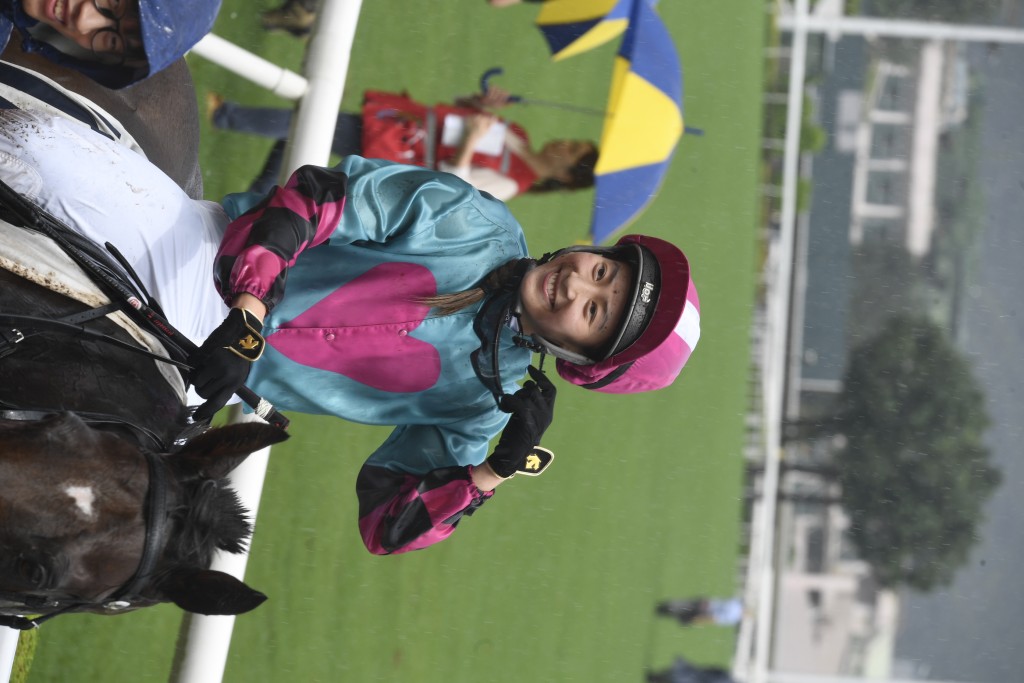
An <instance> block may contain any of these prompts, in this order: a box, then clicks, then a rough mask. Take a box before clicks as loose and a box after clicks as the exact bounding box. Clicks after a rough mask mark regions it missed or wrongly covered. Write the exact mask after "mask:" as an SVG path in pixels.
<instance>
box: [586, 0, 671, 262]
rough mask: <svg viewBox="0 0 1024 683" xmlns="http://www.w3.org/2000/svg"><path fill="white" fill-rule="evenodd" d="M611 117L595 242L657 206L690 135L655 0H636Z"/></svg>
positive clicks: (604, 139)
mask: <svg viewBox="0 0 1024 683" xmlns="http://www.w3.org/2000/svg"><path fill="white" fill-rule="evenodd" d="M607 112H608V118H607V123H606V124H605V126H604V130H603V131H602V133H601V154H600V157H599V158H598V161H597V167H596V169H595V175H596V176H597V182H596V190H595V198H594V213H593V216H592V219H591V224H590V236H591V239H592V240H593V242H594V244H599V243H601V242H603V241H604V240H606V239H608V238H609V237H610V236H611V235H612V234H613V233H615V232H616V231H618V230H620V229H621V228H623V227H625V226H626V225H628V224H629V223H630V222H632V221H633V220H634V219H635V218H636V217H637V216H638V215H639V214H640V212H641V211H643V210H644V208H646V207H647V205H648V204H649V203H650V202H651V200H652V199H653V198H654V196H655V195H656V194H657V192H658V188H659V187H660V186H661V183H662V181H663V180H664V177H665V173H666V172H667V171H668V166H669V162H670V161H671V159H672V154H673V152H674V151H675V148H676V144H677V143H678V142H679V138H680V137H681V136H682V134H683V131H684V126H683V72H682V68H681V67H680V65H679V55H678V53H677V52H676V48H675V44H674V43H673V42H672V36H671V35H670V34H669V32H668V29H667V28H666V27H665V24H664V23H663V22H662V21H661V18H660V17H659V16H658V15H657V13H655V11H654V8H653V6H652V4H651V2H650V0H636V1H635V2H633V3H632V7H631V13H630V16H629V24H628V28H627V30H626V33H625V35H624V36H623V39H622V45H621V46H620V48H619V52H618V55H617V56H616V58H615V67H614V71H613V75H612V86H611V91H610V93H609V96H608V106H607Z"/></svg>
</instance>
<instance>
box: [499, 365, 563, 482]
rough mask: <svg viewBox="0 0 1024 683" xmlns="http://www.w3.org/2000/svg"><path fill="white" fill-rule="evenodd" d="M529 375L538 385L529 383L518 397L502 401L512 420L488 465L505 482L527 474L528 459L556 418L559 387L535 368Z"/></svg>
mask: <svg viewBox="0 0 1024 683" xmlns="http://www.w3.org/2000/svg"><path fill="white" fill-rule="evenodd" d="M529 372H530V377H532V378H533V380H534V381H532V382H529V381H528V382H526V384H524V385H523V388H522V389H520V390H519V391H517V392H516V393H514V394H511V395H509V394H505V395H504V396H502V398H501V409H502V410H504V411H505V412H506V413H512V418H511V419H510V420H509V421H508V424H507V425H505V429H504V431H502V433H501V438H500V439H498V445H497V446H496V447H495V448H494V453H492V454H491V457H489V458H487V464H488V465H490V466H491V469H492V470H494V473H495V474H496V475H498V476H499V477H501V478H503V479H508V478H509V477H511V476H512V475H513V474H515V473H516V471H518V470H520V469H523V471H526V470H525V469H524V465H525V463H526V459H527V456H529V455H530V454H531V453H532V452H533V450H534V448H535V447H536V446H537V445H538V444H539V443H540V439H541V437H542V436H544V431H545V430H546V429H547V428H548V427H550V426H551V420H552V418H553V417H554V415H555V385H554V384H552V383H551V380H549V379H548V378H547V376H546V375H545V374H544V373H543V372H541V371H540V370H538V369H537V368H535V367H533V366H532V365H531V366H530V367H529ZM545 466H546V463H545Z"/></svg>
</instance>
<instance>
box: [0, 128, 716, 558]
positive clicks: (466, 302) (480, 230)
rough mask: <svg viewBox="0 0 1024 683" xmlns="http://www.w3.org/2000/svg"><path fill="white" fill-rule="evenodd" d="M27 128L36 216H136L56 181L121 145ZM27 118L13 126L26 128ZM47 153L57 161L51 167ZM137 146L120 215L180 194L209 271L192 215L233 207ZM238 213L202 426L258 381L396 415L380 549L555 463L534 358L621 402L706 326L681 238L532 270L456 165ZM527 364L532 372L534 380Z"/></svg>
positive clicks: (545, 394) (368, 473)
mask: <svg viewBox="0 0 1024 683" xmlns="http://www.w3.org/2000/svg"><path fill="white" fill-rule="evenodd" d="M6 116H7V117H8V118H9V119H10V120H14V121H17V119H16V116H19V115H15V114H9V115H6ZM20 116H24V114H20ZM3 122H4V119H3V118H0V123H3ZM32 123H33V124H34V125H36V126H37V130H38V128H40V127H43V128H45V132H44V133H42V134H41V133H39V132H37V133H36V135H35V137H36V138H41V139H46V140H50V145H49V147H48V148H47V147H46V146H45V145H43V144H42V143H40V142H38V141H37V140H35V139H32V140H20V141H18V142H16V143H14V144H11V143H8V142H7V137H8V136H7V135H3V136H0V145H2V146H0V152H6V153H5V154H0V159H4V158H6V157H12V156H17V157H18V158H19V161H18V163H16V164H13V165H11V164H4V166H7V165H11V167H12V168H16V169H17V171H18V172H20V174H21V176H23V177H24V176H26V175H28V174H26V172H25V169H26V168H31V169H33V173H34V176H35V177H36V178H37V179H38V182H36V183H26V182H22V181H18V182H19V183H21V184H23V185H31V187H30V188H29V189H31V190H32V192H29V193H26V194H28V196H29V197H30V198H32V199H33V200H34V201H36V202H37V203H38V204H40V205H41V206H42V207H43V208H47V209H48V210H49V211H50V212H51V213H54V214H56V215H58V217H63V218H66V219H70V220H71V221H73V222H75V223H80V222H81V221H83V220H88V221H92V222H100V223H104V226H103V228H97V227H96V226H92V227H90V229H89V234H90V236H92V237H93V239H98V238H99V235H97V234H96V233H98V232H102V231H103V230H106V231H107V232H108V233H109V234H111V235H116V237H115V238H114V239H113V240H112V241H115V242H118V241H121V240H122V237H121V235H120V234H119V233H123V232H124V226H125V225H131V224H132V222H131V220H128V217H127V216H125V215H115V216H106V217H104V216H102V215H94V214H96V213H100V214H101V213H103V212H102V211H94V212H93V213H90V214H88V215H84V214H81V215H80V214H78V213H76V212H77V210H78V209H77V207H76V206H75V204H76V197H77V195H76V197H66V196H62V195H63V194H66V193H67V191H66V189H65V190H62V189H61V188H79V187H86V186H92V185H95V184H96V183H97V182H100V181H99V180H96V181H92V180H90V176H96V175H98V174H97V173H95V168H79V166H80V165H79V164H67V163H66V161H67V159H68V157H69V155H70V154H71V153H72V152H73V151H74V149H73V148H74V147H76V146H78V147H80V146H83V145H88V146H89V148H90V149H92V150H95V151H99V150H100V149H102V148H105V147H108V146H111V143H109V141H108V140H106V138H101V137H97V136H95V134H94V133H92V131H90V130H87V129H84V128H82V127H77V128H75V129H74V130H72V129H71V127H70V125H69V124H66V123H62V122H60V121H53V122H45V124H46V125H45V126H42V123H44V122H41V121H40V120H39V119H38V117H37V119H35V120H34V121H33V122H32ZM14 128H15V126H14V125H13V124H12V123H10V122H7V123H3V125H2V127H0V130H10V131H11V132H12V133H13V134H14V135H15V136H16V135H17V131H16V130H14ZM61 146H63V147H64V150H63V152H60V151H59V148H60V147H61ZM4 148H7V149H4ZM48 150H49V151H48ZM51 153H52V154H53V155H54V156H55V157H57V156H59V157H60V159H55V160H54V161H48V160H47V159H46V158H45V157H46V155H47V154H51ZM131 156H132V155H129V156H125V155H123V154H122V155H121V156H120V157H119V159H120V160H122V161H124V162H125V163H130V165H131V168H127V167H126V168H125V176H124V178H125V179H130V180H131V182H130V184H129V183H124V182H120V181H119V179H120V178H121V176H120V175H113V176H109V175H108V176H105V182H106V184H107V185H106V190H105V192H106V194H105V195H104V196H105V202H106V197H107V196H109V195H118V194H120V195H125V197H124V199H125V201H122V202H120V204H118V205H117V206H119V207H123V208H125V209H126V210H129V209H128V208H127V205H128V204H130V202H129V201H127V199H130V198H129V197H127V195H130V194H133V193H134V192H136V191H138V189H139V188H140V187H141V188H145V189H147V190H148V194H150V195H151V194H153V193H154V192H155V191H157V190H159V192H160V193H165V194H167V195H169V197H168V199H173V200H174V201H173V202H172V203H170V204H168V209H169V210H170V211H175V212H177V217H176V220H177V224H176V225H173V226H172V227H173V230H172V229H170V228H168V229H166V230H163V232H165V233H167V234H168V235H170V234H172V233H173V235H174V236H175V239H176V238H177V236H182V235H183V236H185V237H192V238H193V239H192V242H193V243H194V244H193V246H192V247H191V248H192V249H193V252H192V254H191V256H187V255H182V256H181V257H180V258H182V259H185V260H188V261H206V262H208V257H212V251H213V250H212V248H211V247H210V243H211V240H210V238H209V229H208V227H207V226H205V225H203V223H202V221H199V220H197V218H196V217H195V216H193V215H191V214H192V213H195V212H199V213H203V214H208V215H209V216H211V217H212V218H211V220H214V221H216V220H220V218H219V216H221V214H220V213H219V212H218V211H217V210H216V209H214V208H213V207H211V206H209V205H198V203H192V204H191V205H190V206H192V207H194V208H193V209H192V210H191V212H190V211H189V210H182V206H183V205H184V204H187V202H188V200H182V199H181V193H180V190H178V189H177V188H176V186H174V185H173V184H172V183H169V182H166V181H165V182H164V183H163V186H162V187H159V188H158V187H157V185H158V184H159V183H158V182H157V181H158V180H159V178H151V177H150V176H153V175H154V173H153V171H145V169H144V167H143V166H144V164H145V163H146V162H144V160H141V158H138V157H137V156H135V158H134V159H132V158H130V157H131ZM74 158H76V159H78V158H83V157H81V155H79V156H76V157H74ZM61 161H63V162H65V163H61ZM119 163H120V162H119ZM103 164H104V168H107V166H108V164H109V160H107V159H105V160H104V162H103ZM5 175H12V177H13V178H14V179H15V180H16V179H17V175H18V173H14V174H7V173H5ZM7 182H8V183H9V184H13V181H12V180H7ZM83 184H85V185H83ZM15 189H19V191H22V190H21V189H20V188H18V187H16V188H15ZM23 193H24V192H23ZM83 193H84V190H83ZM91 196H94V195H92V194H88V195H85V197H91ZM85 197H82V198H77V199H81V200H83V201H84V199H85ZM154 201H155V200H154ZM224 205H225V208H226V209H227V211H228V214H229V215H230V216H231V217H232V218H233V220H232V221H231V223H230V224H229V225H228V227H227V230H226V232H225V234H224V236H223V239H222V240H221V242H220V247H219V250H217V253H216V257H215V265H214V274H215V275H214V281H215V283H216V287H217V290H218V291H219V292H220V296H221V297H223V300H224V302H225V303H226V304H228V305H230V306H231V309H230V311H229V312H228V314H227V316H226V317H225V318H224V321H223V322H222V323H220V324H219V326H217V327H216V329H215V330H213V331H212V332H211V333H210V334H209V336H208V337H207V339H206V341H205V342H204V343H203V345H202V347H201V348H200V350H199V351H198V352H197V353H196V354H195V355H194V356H193V358H192V359H191V361H192V364H193V365H194V366H195V372H194V373H193V382H194V383H195V385H196V388H197V389H198V391H199V393H200V394H201V395H203V396H205V397H207V398H209V400H208V402H207V403H206V404H204V405H203V406H201V407H200V408H199V409H198V410H197V412H196V417H197V419H203V418H205V417H208V416H210V415H212V414H213V413H214V412H215V411H216V410H217V409H219V408H220V406H222V405H223V404H224V402H225V401H227V400H228V398H229V397H230V395H231V393H232V392H233V391H235V390H236V389H237V388H238V387H239V386H240V385H241V384H242V383H243V382H245V383H246V384H247V385H248V386H250V388H252V389H253V390H255V391H256V392H257V393H259V394H261V395H263V396H265V397H266V398H267V399H268V400H270V401H271V402H273V403H275V404H276V405H277V406H278V407H280V408H283V409H286V410H288V409H290V410H296V411H301V412H308V413H315V414H326V415H335V416H338V417H342V418H345V419H348V420H352V421H355V422H362V423H368V424H390V425H396V427H395V430H394V431H393V432H392V434H391V436H390V437H389V438H388V439H387V440H386V441H385V442H384V444H382V445H381V446H380V448H378V449H377V450H376V451H375V452H374V453H373V454H372V455H371V456H370V457H369V459H368V460H367V461H366V463H365V464H364V466H363V468H362V470H361V471H360V474H359V477H358V482H357V494H358V496H359V503H360V505H359V507H360V511H359V517H360V519H359V526H360V532H361V534H362V536H363V540H364V542H365V544H366V546H367V548H368V549H369V550H370V551H371V552H374V553H381V554H385V553H397V552H404V551H408V550H414V549H417V548H423V547H425V546H428V545H430V544H432V543H435V542H437V541H439V540H442V539H443V538H446V537H447V536H449V535H450V534H451V533H452V532H453V531H454V529H455V528H456V525H457V524H458V522H459V520H460V519H461V518H462V516H463V515H466V514H470V513H472V512H474V511H475V510H476V509H477V508H479V507H480V506H481V505H482V504H483V503H484V502H486V501H487V500H488V499H490V498H491V497H492V495H493V491H494V489H495V488H496V487H497V486H499V485H500V484H501V483H503V482H505V481H507V480H508V479H509V478H510V477H511V476H512V475H514V474H515V473H516V472H517V471H518V472H526V473H529V472H531V470H534V471H536V470H537V469H541V468H543V466H544V465H545V464H546V462H547V461H548V460H549V457H548V456H547V455H546V453H545V452H544V451H542V450H537V449H536V447H537V446H538V444H539V443H540V440H541V436H542V435H543V433H544V430H545V429H546V428H547V426H548V425H549V424H550V422H551V419H552V415H553V407H554V398H555V388H554V386H553V385H552V384H551V383H550V382H549V381H548V380H547V378H546V377H545V376H544V375H543V373H541V372H540V371H539V370H538V369H537V368H531V367H530V361H531V358H532V354H533V353H534V352H540V353H542V354H550V355H553V356H555V357H556V359H557V361H556V368H557V370H558V373H559V374H560V375H561V376H562V377H563V378H564V379H566V380H567V381H569V382H570V383H572V384H577V385H580V386H583V387H585V388H588V389H592V390H596V391H603V392H612V393H627V392H638V391H646V390H651V389H658V388H662V387H665V386H667V385H668V384H670V383H671V382H672V381H673V380H674V379H675V377H676V376H677V375H678V374H679V372H680V370H681V369H682V367H683V365H684V364H685V362H686V360H687V359H688V357H689V355H690V351H691V350H692V348H693V346H694V345H695V344H696V342H697V339H698V337H699V303H698V300H697V295H696V291H695V289H694V286H693V282H692V280H691V278H690V271H689V265H688V263H687V260H686V258H685V256H684V255H683V254H682V252H680V251H679V250H678V249H677V248H676V247H675V246H673V245H671V244H669V243H668V242H665V241H663V240H660V239H656V238H652V237H645V236H639V235H630V236H627V237H624V238H622V239H621V240H619V242H618V243H617V244H616V245H615V246H613V247H569V248H566V249H563V250H560V251H558V252H556V253H554V254H549V255H545V256H544V257H542V258H541V259H539V260H533V259H531V258H529V256H528V254H527V250H526V243H525V240H524V237H523V233H522V229H521V228H520V227H519V225H518V223H516V221H515V219H513V218H512V216H511V214H510V213H509V212H508V210H507V208H506V207H505V205H504V204H502V203H501V202H499V201H497V200H495V199H493V198H492V197H489V196H487V195H483V194H481V193H480V192H478V191H476V190H474V189H473V188H472V187H471V186H470V185H468V184H466V183H465V182H463V181H462V180H460V179H458V178H456V177H455V176H453V175H450V174H444V173H437V172H435V171H430V170H427V169H423V168H419V167H414V166H401V165H396V164H393V163H389V162H385V161H371V160H367V159H363V158H360V157H350V158H348V159H346V160H345V161H344V162H343V163H341V164H340V165H338V166H337V167H335V168H330V169H328V168H319V167H312V166H306V167H302V168H300V169H299V170H298V171H296V172H295V174H293V176H292V177H291V179H290V180H289V181H288V183H286V184H285V186H284V187H281V188H276V189H275V190H274V191H272V192H271V193H270V194H269V195H268V196H266V197H265V198H261V197H258V196H254V195H251V194H244V195H232V196H230V197H228V198H227V199H226V200H225V202H224ZM138 219H139V220H140V221H143V220H147V219H148V213H147V214H144V215H143V216H139V217H138ZM159 220H165V219H162V218H161V219H159ZM174 220H175V219H171V220H170V221H168V222H172V223H173V222H174ZM76 227H77V228H78V229H80V230H82V226H80V225H78V226H76ZM140 227H141V228H142V229H143V230H146V231H149V230H154V231H160V229H159V228H154V227H153V226H150V225H141V226H140ZM150 241H151V242H152V243H153V244H152V245H151V246H154V247H157V246H158V245H156V244H155V242H156V241H157V239H155V237H154V239H151V240H150ZM172 242H173V239H172ZM158 248H164V245H159V247H158ZM182 248H183V249H184V248H185V247H182ZM122 251H124V250H123V249H122ZM146 256H147V254H145V253H140V254H135V255H134V258H135V259H138V260H139V261H142V260H145V257H146ZM129 260H133V256H131V255H129ZM188 265H189V263H183V264H182V266H183V268H184V267H187V266H188ZM286 276H287V289H286ZM173 277H176V278H177V280H178V282H177V283H172V285H173V284H177V286H179V287H181V286H189V285H190V286H191V289H192V290H193V294H192V295H193V296H195V297H197V298H199V299H204V300H209V299H215V298H216V292H215V291H214V289H213V286H212V284H211V285H210V286H196V284H195V283H196V282H197V280H188V278H190V277H191V276H190V275H189V274H188V273H184V274H179V275H176V276H173ZM183 278H184V279H186V280H187V281H186V282H184V283H183V282H181V280H182V279H183ZM154 289H155V290H156V291H158V292H159V291H160V290H159V288H156V287H154ZM165 296H166V295H165ZM194 305H199V304H198V303H197V304H194ZM165 308H168V306H167V303H166V302H165ZM168 317H169V318H170V319H171V322H172V323H173V324H175V325H179V326H183V325H182V321H181V320H175V319H174V318H173V317H172V316H171V314H170V312H169V311H168ZM526 372H529V374H530V377H531V381H528V382H526V383H525V384H524V385H523V387H522V388H520V387H518V386H517V385H516V380H517V379H519V378H521V377H522V376H523V375H524V374H525V373H526ZM499 434H500V435H501V436H500V439H499V441H498V445H497V446H496V447H495V449H494V451H493V452H492V453H490V454H488V451H489V442H490V440H491V439H492V438H493V437H495V436H498V435H499Z"/></svg>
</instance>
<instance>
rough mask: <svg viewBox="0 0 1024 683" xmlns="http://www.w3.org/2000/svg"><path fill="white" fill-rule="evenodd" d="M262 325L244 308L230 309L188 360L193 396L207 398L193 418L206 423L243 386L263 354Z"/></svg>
mask: <svg viewBox="0 0 1024 683" xmlns="http://www.w3.org/2000/svg"><path fill="white" fill-rule="evenodd" d="M262 332H263V323H261V322H260V321H259V319H258V318H257V317H256V316H255V315H253V314H252V313H250V312H249V311H247V310H245V309H244V308H232V309H231V311H230V312H229V313H228V316H227V317H226V318H224V322H222V323H221V324H220V326H219V327H218V328H217V329H215V330H214V331H213V332H211V333H210V336H209V337H207V338H206V341H204V342H203V345H202V346H200V347H199V349H197V350H196V351H195V353H193V354H192V355H191V356H189V358H188V364H189V365H191V366H192V368H193V371H192V384H193V385H194V386H195V388H196V393H197V394H199V395H200V396H202V397H203V398H205V399H207V400H206V403H204V404H203V405H201V406H199V408H198V409H197V410H196V412H195V414H193V415H192V419H193V420H195V421H196V422H201V421H203V420H208V419H210V418H211V417H213V415H214V413H216V412H217V411H218V410H220V409H221V408H223V407H224V405H225V404H226V403H227V402H228V399H229V398H231V395H232V394H234V393H235V391H237V390H238V388H239V387H241V386H242V385H244V384H245V380H246V378H247V377H248V376H249V370H250V369H251V368H252V364H253V362H254V361H256V360H257V359H259V357H260V356H261V355H263V347H264V346H265V345H266V342H265V341H264V340H263V335H262V334H261V333H262Z"/></svg>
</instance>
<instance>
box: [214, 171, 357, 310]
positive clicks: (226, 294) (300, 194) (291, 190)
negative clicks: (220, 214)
mask: <svg viewBox="0 0 1024 683" xmlns="http://www.w3.org/2000/svg"><path fill="white" fill-rule="evenodd" d="M347 183H348V177H347V176H346V175H345V174H344V173H342V172H340V171H336V170H333V169H329V168H322V167H319V166H303V167H301V168H299V169H298V170H297V171H295V173H293V174H292V176H291V178H289V179H288V182H287V183H285V185H284V187H275V188H274V189H273V190H272V191H271V192H270V194H269V195H267V197H266V198H265V199H264V200H263V201H262V202H260V203H259V204H257V205H256V206H254V207H253V208H252V209H250V210H249V211H247V212H245V213H244V214H242V215H241V216H239V217H238V218H236V219H235V220H233V221H231V223H230V224H228V227H227V230H226V232H225V233H224V238H223V240H221V244H220V249H219V250H218V251H217V260H216V263H215V266H214V281H215V283H216V285H217V290H218V291H219V292H220V294H221V296H222V297H223V299H224V301H225V302H226V303H227V304H228V305H231V302H232V301H233V300H234V298H235V297H236V296H237V295H238V294H241V293H243V292H246V293H249V294H252V295H253V296H255V297H257V298H259V299H260V300H262V301H263V303H264V304H266V305H267V308H268V309H269V308H273V307H274V305H275V304H277V302H278V301H280V299H281V297H282V296H283V295H284V283H285V277H284V274H285V271H286V270H287V269H288V268H290V267H291V266H292V265H294V264H295V259H297V258H298V256H299V254H301V253H302V252H303V251H305V250H306V249H310V248H312V247H315V246H317V245H318V244H323V243H324V242H325V241H327V239H328V238H329V237H330V236H331V234H332V233H333V232H334V230H335V229H336V228H337V227H338V224H339V223H340V222H341V216H342V212H343V211H344V208H345V190H346V186H347Z"/></svg>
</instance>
